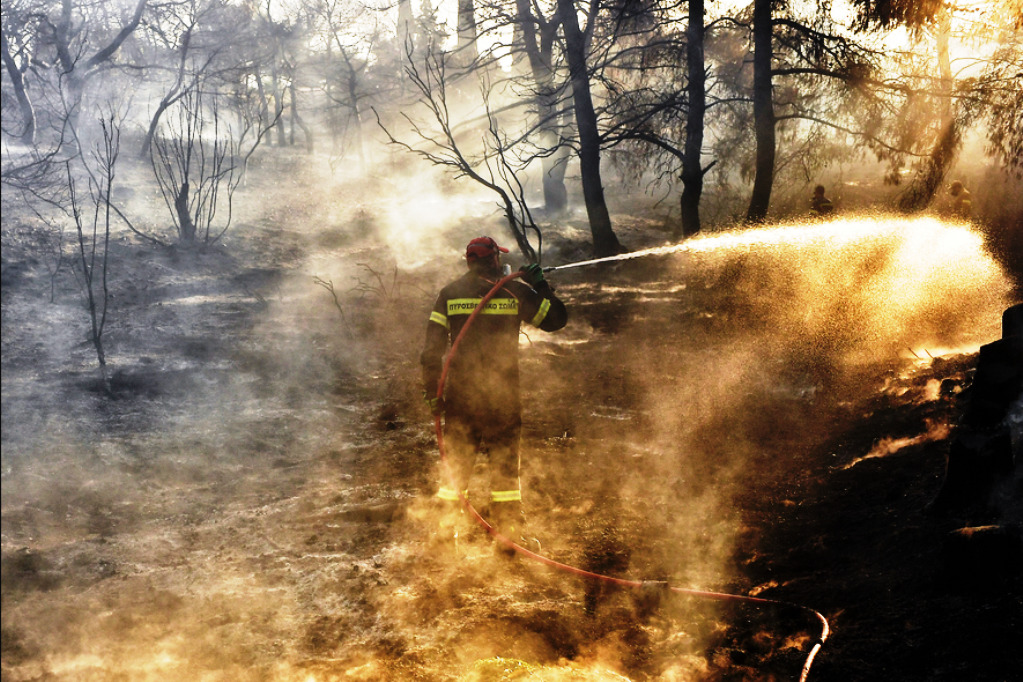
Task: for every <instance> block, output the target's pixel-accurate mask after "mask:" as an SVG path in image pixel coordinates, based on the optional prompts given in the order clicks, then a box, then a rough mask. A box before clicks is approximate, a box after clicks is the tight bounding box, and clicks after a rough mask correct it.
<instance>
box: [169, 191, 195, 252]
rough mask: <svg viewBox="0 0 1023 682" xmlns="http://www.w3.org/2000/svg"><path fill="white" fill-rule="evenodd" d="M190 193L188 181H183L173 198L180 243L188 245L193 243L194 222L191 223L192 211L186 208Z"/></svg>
mask: <svg viewBox="0 0 1023 682" xmlns="http://www.w3.org/2000/svg"><path fill="white" fill-rule="evenodd" d="M190 191H191V190H190V187H189V183H188V180H185V181H184V182H182V183H181V188H180V189H179V190H178V194H177V196H176V197H174V211H175V212H176V213H177V214H178V234H179V236H180V238H181V242H182V243H184V244H189V245H190V244H193V243H195V222H193V221H192V211H191V209H190V208H189V206H188V200H189V197H190Z"/></svg>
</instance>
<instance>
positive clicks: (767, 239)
mask: <svg viewBox="0 0 1023 682" xmlns="http://www.w3.org/2000/svg"><path fill="white" fill-rule="evenodd" d="M948 227H950V225H949V224H948V223H945V222H943V221H941V220H938V219H936V218H921V219H918V220H915V221H913V222H912V223H906V222H905V221H904V220H895V219H886V218H877V217H865V218H862V219H861V218H852V219H844V220H831V221H826V222H807V223H797V224H793V225H781V226H777V225H776V226H771V227H759V228H754V229H745V230H734V231H728V232H721V233H718V234H713V235H704V236H697V237H692V238H690V239H687V240H686V241H684V242H680V243H678V244H666V245H664V246H655V247H652V248H649V249H643V250H640V251H632V252H629V253H622V254H618V255H614V256H605V257H603V258H591V259H589V260H583V261H577V262H574V263H564V264H562V265H552V266H549V267H546V268H544V269H543V271H544V272H555V271H558V270H568V269H569V268H581V267H585V266H588V265H599V264H601V263H610V262H614V261H625V260H632V259H635V258H643V257H645V256H666V255H669V254H674V253H704V252H708V251H717V250H721V249H749V248H751V247H754V246H756V247H771V246H779V245H782V244H804V245H807V246H809V245H811V244H821V245H828V246H836V247H837V246H841V245H843V244H848V243H850V242H856V241H862V240H865V239H868V238H871V237H875V238H876V237H879V236H882V235H885V234H896V233H899V232H905V231H907V230H922V231H924V232H926V233H930V234H933V233H935V232H937V231H939V230H941V229H942V228H946V229H947V228H948ZM879 228H880V229H879Z"/></svg>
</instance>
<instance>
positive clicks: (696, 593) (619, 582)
mask: <svg viewBox="0 0 1023 682" xmlns="http://www.w3.org/2000/svg"><path fill="white" fill-rule="evenodd" d="M521 274H522V273H521V272H513V273H512V274H510V275H505V276H504V277H502V278H501V279H499V280H498V281H497V282H496V283H495V284H494V286H493V287H492V288H491V289H490V291H488V292H487V294H486V295H485V296H484V297H483V298H482V299H480V302H479V303H477V304H476V308H475V310H473V311H472V314H471V315H469V319H467V320H466V321H465V324H464V325H463V326H462V329H461V331H460V332H459V333H458V336H456V337H455V340H454V341H453V342H452V344H451V350H450V351H448V355H447V359H446V360H445V362H444V368H443V370H442V371H441V375H440V381H438V382H437V398H438V399H443V397H444V384H445V382H446V381H447V375H448V368H449V367H450V366H451V361H452V359H453V358H454V357H455V354H456V353H457V352H458V346H459V344H460V343H461V341H462V338H463V337H464V336H465V333H466V332H467V331H468V330H469V327H470V326H472V323H473V322H474V321H475V319H476V317H477V316H478V315H479V314H480V311H481V310H483V307H484V306H485V305H486V304H487V302H488V301H489V300H490V299H491V298H493V297H494V295H495V294H496V293H497V292H498V291H500V289H501V287H503V286H504V285H505V284H507V283H508V282H510V281H511V280H513V279H515V278H516V277H519V276H520V275H521ZM434 426H435V428H436V431H437V447H438V449H439V450H440V458H441V463H442V465H443V466H444V467H445V468H447V467H448V461H447V453H446V451H445V449H444V428H443V425H442V423H441V415H440V414H436V415H434ZM452 488H453V489H454V490H457V491H458V499H459V501H460V502H461V504H462V506H463V507H464V508H465V509H466V511H468V512H469V515H470V516H472V517H473V518H474V519H475V520H476V523H478V524H479V525H480V526H482V527H483V529H484V530H486V532H487V533H488V534H489V535H490V536H491V537H493V538H494V539H495V540H497V541H498V542H500V543H501V544H503V545H504V546H506V547H508V548H509V549H512V550H514V551H515V552H516V553H518V554H521V555H523V556H526V557H528V558H530V559H533V560H534V561H538V562H540V563H542V564H546V565H548V566H551V567H553V568H557V569H559V570H561V571H565V572H566V573H571V574H574V575H577V576H581V577H583V578H588V579H591V580H599V581H602V582H605V583H609V584H612V585H616V586H619V587H635V588H643V587H647V586H649V585H650V584H651V583H650V582H649V581H643V580H626V579H624V578H616V577H614V576H609V575H602V574H600V573H594V572H592V571H587V570H585V569H582V568H578V567H576V566H570V565H569V564H565V563H562V562H560V561H555V560H554V559H551V558H549V557H545V556H543V555H542V554H537V553H536V552H533V551H530V550H529V549H526V548H525V547H523V546H521V545H519V544H517V543H516V542H514V541H513V540H512V539H511V538H508V537H506V536H504V535H502V534H501V533H500V532H499V531H498V530H497V529H496V528H494V527H493V526H492V525H490V523H488V522H487V520H486V519H484V518H483V516H481V515H480V513H479V512H478V511H476V508H475V507H473V506H472V504H471V503H470V502H469V498H468V497H466V496H465V494H464V492H463V491H462V490H459V489H458V488H459V486H458V485H453V486H452ZM666 588H667V589H668V590H670V591H672V592H675V593H678V594H685V595H689V596H692V597H704V598H708V599H718V600H722V601H737V602H746V603H753V604H768V605H774V606H785V607H789V608H795V609H798V610H800V611H803V612H806V613H809V614H812V615H813V616H814V617H815V618H816V619H817V620H818V621H819V622H820V624H821V634H820V637H818V639H817V641H816V642H815V643H814V645H813V647H812V648H811V649H810V652H809V654H808V655H807V657H806V662H805V663H803V670H802V673H801V674H800V676H799V680H800V682H805V680H806V678H807V676H808V675H809V674H810V666H811V665H812V664H813V660H814V658H815V657H816V656H817V652H818V651H820V649H821V647H822V646H824V642H825V641H826V640H827V638H828V635H829V633H830V628H829V626H828V621H827V619H826V618H825V617H824V616H823V615H822V614H821V613H819V612H818V611H815V610H814V609H811V608H810V607H808V606H803V605H801V604H796V603H794V602H787V601H782V600H778V599H764V598H762V597H750V596H746V595H740V594H727V593H723V592H708V591H704V590H694V589H688V588H683V587H674V586H670V585H666Z"/></svg>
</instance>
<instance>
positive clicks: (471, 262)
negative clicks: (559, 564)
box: [420, 237, 568, 549]
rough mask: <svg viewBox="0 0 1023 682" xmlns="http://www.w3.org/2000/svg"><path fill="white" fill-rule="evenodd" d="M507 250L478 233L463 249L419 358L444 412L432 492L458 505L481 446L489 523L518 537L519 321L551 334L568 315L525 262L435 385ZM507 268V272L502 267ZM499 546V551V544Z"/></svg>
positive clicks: (428, 390) (438, 410) (428, 391)
mask: <svg viewBox="0 0 1023 682" xmlns="http://www.w3.org/2000/svg"><path fill="white" fill-rule="evenodd" d="M502 253H508V249H506V248H504V247H501V246H498V244H497V242H496V241H494V240H493V239H492V238H490V237H478V238H476V239H473V240H472V241H470V242H469V244H468V245H467V246H466V249H465V262H466V266H467V267H468V271H467V272H466V273H465V274H464V275H462V276H461V277H459V278H458V279H456V280H455V281H453V282H451V283H450V284H448V285H447V286H445V287H444V288H443V289H441V291H440V294H439V295H438V296H437V302H436V303H435V304H434V306H433V311H432V312H431V313H430V319H429V322H428V323H427V329H426V343H425V346H424V348H423V352H422V355H421V357H420V362H421V364H422V368H423V388H424V398H425V399H426V401H427V403H428V405H429V406H430V409H431V411H432V412H433V414H434V415H438V414H442V413H443V415H444V444H445V446H446V447H445V451H446V458H447V467H442V469H446V470H444V471H442V472H441V483H440V489H439V490H438V492H437V496H438V497H439V498H440V499H441V500H442V501H445V502H444V504H445V505H448V504H450V505H455V506H453V507H450V509H451V510H453V511H457V510H460V507H459V506H458V505H459V492H461V493H462V494H463V495H467V494H468V486H469V479H470V477H471V475H472V472H473V468H474V466H475V462H476V456H477V454H478V453H479V452H480V450H481V449H482V448H486V450H487V452H488V454H489V474H490V500H489V502H490V504H489V510H488V516H489V519H488V520H489V522H490V523H491V525H492V526H494V527H495V528H496V529H497V530H498V531H500V532H501V533H502V534H503V535H505V536H506V537H508V538H510V539H512V540H515V541H518V540H519V538H520V537H521V533H522V524H523V515H522V491H521V488H520V484H519V433H520V431H521V426H522V410H521V400H520V397H519V359H518V345H519V325H520V324H521V323H523V322H525V323H526V324H529V325H532V326H534V327H539V328H540V329H542V330H544V331H548V332H553V331H556V330H558V329H561V328H562V327H564V326H565V323H566V322H567V320H568V313H567V311H566V310H565V305H564V303H562V302H561V301H560V300H559V299H558V297H557V296H556V295H555V294H554V290H553V289H551V286H550V284H549V283H548V282H547V280H546V279H545V278H544V274H543V270H542V269H541V268H540V266H539V265H537V264H535V263H533V264H530V265H527V266H524V267H523V268H522V272H523V276H522V280H524V281H520V280H518V279H515V280H512V281H509V282H507V283H506V284H505V285H504V286H503V287H502V288H501V290H500V291H498V292H497V293H496V294H495V295H494V297H493V298H492V299H490V301H488V302H487V304H486V306H485V307H484V308H483V309H482V310H481V311H480V314H479V315H477V317H476V319H474V320H473V324H472V327H470V328H469V331H468V332H467V333H466V335H465V337H464V338H462V340H461V342H460V343H459V346H458V349H457V352H456V354H455V356H454V358H453V360H452V361H451V365H450V367H449V369H448V375H447V378H446V379H445V390H444V396H443V398H438V397H437V387H438V382H439V380H440V375H441V371H442V368H443V362H444V356H445V353H446V352H447V351H448V348H449V345H450V344H451V343H453V342H454V340H455V339H456V338H457V337H458V334H459V332H460V331H461V329H462V327H463V326H464V325H465V322H466V320H468V319H469V316H470V315H471V314H472V312H473V310H475V309H476V306H477V304H478V303H479V302H480V300H481V299H482V298H483V297H484V296H485V295H486V294H487V292H489V291H490V290H491V289H492V288H493V287H494V285H495V284H496V282H497V280H498V279H500V278H501V277H502V274H503V273H502V265H501V254H502ZM509 272H510V271H509ZM499 549H500V548H499Z"/></svg>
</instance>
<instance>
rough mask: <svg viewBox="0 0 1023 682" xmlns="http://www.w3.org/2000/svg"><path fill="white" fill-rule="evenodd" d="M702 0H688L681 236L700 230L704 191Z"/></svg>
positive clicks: (705, 90) (704, 90) (704, 82)
mask: <svg viewBox="0 0 1023 682" xmlns="http://www.w3.org/2000/svg"><path fill="white" fill-rule="evenodd" d="M703 14H704V7H703V0H689V26H688V27H687V29H686V33H687V41H686V75H687V77H688V79H689V84H688V86H687V94H688V96H689V115H688V116H687V117H686V143H685V151H684V158H683V160H682V198H681V199H680V201H679V208H680V211H681V219H682V236H684V237H689V236H692V235H694V234H696V233H698V232H699V231H700V197H701V196H702V194H703V174H704V170H703V166H702V161H701V158H700V157H701V153H702V151H703V119H704V115H705V114H706V111H707V88H706V85H707V73H706V70H705V67H704V55H703V41H704V25H703Z"/></svg>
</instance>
